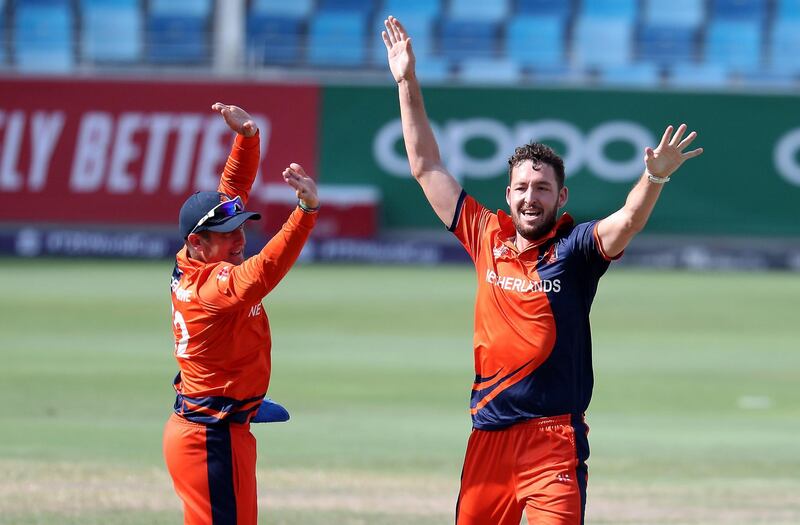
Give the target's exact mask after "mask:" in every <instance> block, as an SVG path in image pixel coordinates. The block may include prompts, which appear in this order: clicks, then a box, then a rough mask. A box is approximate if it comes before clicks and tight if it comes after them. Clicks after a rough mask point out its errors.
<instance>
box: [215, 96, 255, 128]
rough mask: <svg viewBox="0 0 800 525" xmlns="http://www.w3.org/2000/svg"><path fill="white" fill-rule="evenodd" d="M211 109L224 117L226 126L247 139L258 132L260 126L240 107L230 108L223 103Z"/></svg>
mask: <svg viewBox="0 0 800 525" xmlns="http://www.w3.org/2000/svg"><path fill="white" fill-rule="evenodd" d="M211 109H213V110H214V111H216V112H218V113H219V114H220V115H222V118H224V119H225V124H227V125H228V127H229V128H231V129H232V130H233V131H235V132H236V133H238V134H239V135H244V136H245V137H252V136H253V135H255V134H256V133H257V132H258V126H256V123H255V122H254V121H253V119H252V118H251V117H250V115H249V114H248V113H247V111H245V110H243V109H242V108H240V107H239V106H230V105H228V104H223V103H222V102H215V103H214V105H212V106H211Z"/></svg>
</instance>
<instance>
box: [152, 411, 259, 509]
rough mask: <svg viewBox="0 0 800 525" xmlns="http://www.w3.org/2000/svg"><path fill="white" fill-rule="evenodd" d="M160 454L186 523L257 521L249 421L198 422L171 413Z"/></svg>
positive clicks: (251, 436) (253, 460) (254, 467)
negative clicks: (165, 464) (205, 423)
mask: <svg viewBox="0 0 800 525" xmlns="http://www.w3.org/2000/svg"><path fill="white" fill-rule="evenodd" d="M164 459H165V460H166V462H167V469H168V470H169V474H170V476H172V483H173V485H174V486H175V492H177V493H178V496H179V497H180V498H181V500H182V501H183V523H184V524H185V525H256V522H257V521H258V508H257V495H258V492H257V489H256V439H255V437H253V435H252V434H251V433H250V425H249V424H236V423H220V424H215V425H202V424H199V423H193V422H191V421H187V420H186V419H184V418H182V417H181V416H178V415H177V414H172V415H171V416H170V418H169V420H167V424H166V426H165V427H164Z"/></svg>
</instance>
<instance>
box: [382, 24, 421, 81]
mask: <svg viewBox="0 0 800 525" xmlns="http://www.w3.org/2000/svg"><path fill="white" fill-rule="evenodd" d="M383 25H384V26H386V31H381V37H382V38H383V43H384V45H385V46H386V53H387V54H388V56H389V69H390V70H391V71H392V76H393V77H394V80H395V81H396V82H400V81H402V80H407V79H408V78H410V77H412V76H413V75H414V63H415V59H414V51H413V50H412V49H411V37H409V36H408V33H407V32H406V28H405V27H403V24H401V23H400V21H399V20H398V19H396V18H395V17H393V16H390V17H389V18H387V19H386V20H384V21H383Z"/></svg>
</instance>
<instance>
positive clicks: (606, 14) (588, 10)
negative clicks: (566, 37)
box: [581, 0, 638, 24]
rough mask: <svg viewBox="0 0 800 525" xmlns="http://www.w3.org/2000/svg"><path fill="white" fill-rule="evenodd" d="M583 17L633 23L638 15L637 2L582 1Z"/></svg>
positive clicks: (614, 0) (627, 0) (615, 0)
mask: <svg viewBox="0 0 800 525" xmlns="http://www.w3.org/2000/svg"><path fill="white" fill-rule="evenodd" d="M581 15H582V16H583V17H591V18H612V19H614V20H624V21H625V22H628V23H629V24H630V23H633V22H634V21H635V20H636V16H637V15H638V1H637V0H584V1H583V8H582V10H581Z"/></svg>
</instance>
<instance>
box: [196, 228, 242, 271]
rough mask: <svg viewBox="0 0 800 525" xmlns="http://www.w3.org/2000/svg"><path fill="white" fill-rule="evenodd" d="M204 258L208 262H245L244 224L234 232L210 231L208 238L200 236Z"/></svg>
mask: <svg viewBox="0 0 800 525" xmlns="http://www.w3.org/2000/svg"><path fill="white" fill-rule="evenodd" d="M200 243H201V247H202V249H201V252H202V260H203V262H206V263H216V262H223V261H225V262H229V263H231V264H242V263H243V262H244V245H245V243H246V239H245V235H244V225H242V226H239V227H238V228H237V229H235V230H233V231H232V232H227V233H220V232H208V239H204V238H202V237H201V238H200Z"/></svg>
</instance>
